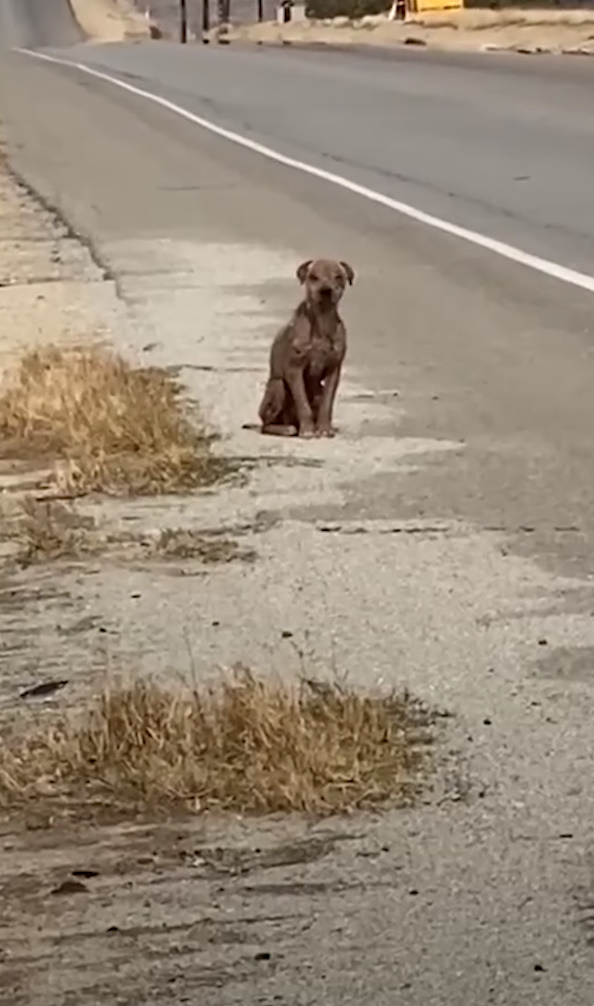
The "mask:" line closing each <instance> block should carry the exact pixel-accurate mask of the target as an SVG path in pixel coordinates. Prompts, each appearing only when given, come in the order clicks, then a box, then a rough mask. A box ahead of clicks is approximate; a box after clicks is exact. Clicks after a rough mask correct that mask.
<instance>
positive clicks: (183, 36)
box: [179, 0, 188, 45]
mask: <svg viewBox="0 0 594 1006" xmlns="http://www.w3.org/2000/svg"><path fill="white" fill-rule="evenodd" d="M179 40H180V42H181V44H182V45H185V44H186V42H187V41H188V7H187V0H179Z"/></svg>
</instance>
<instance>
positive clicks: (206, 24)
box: [202, 0, 210, 45]
mask: <svg viewBox="0 0 594 1006" xmlns="http://www.w3.org/2000/svg"><path fill="white" fill-rule="evenodd" d="M209 31H210V9H209V6H208V0H202V41H203V42H204V44H205V45H206V43H207V42H208V38H207V37H206V36H207V35H208V33H209Z"/></svg>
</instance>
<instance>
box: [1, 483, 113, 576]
mask: <svg viewBox="0 0 594 1006" xmlns="http://www.w3.org/2000/svg"><path fill="white" fill-rule="evenodd" d="M94 530H95V522H94V520H93V518H92V517H83V516H82V515H80V514H78V513H77V512H76V511H75V510H74V509H73V508H72V507H69V506H65V505H64V504H63V503H60V502H58V501H56V500H51V499H47V500H37V499H35V497H33V496H25V497H23V499H22V500H21V502H20V511H19V512H18V515H17V517H16V519H15V520H14V531H13V540H14V541H15V543H16V544H17V545H18V553H17V559H18V562H19V564H20V565H21V566H31V565H32V564H33V563H35V562H48V561H52V560H57V559H66V558H75V557H77V556H80V555H87V554H89V553H91V552H95V551H96V550H97V549H98V547H99V541H98V540H97V536H96V534H93V532H94Z"/></svg>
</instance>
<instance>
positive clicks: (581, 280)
mask: <svg viewBox="0 0 594 1006" xmlns="http://www.w3.org/2000/svg"><path fill="white" fill-rule="evenodd" d="M15 51H16V52H20V53H22V54H23V55H26V56H32V57H33V58H34V59H40V60H44V61H45V62H47V63H56V64H57V65H58V66H67V67H70V68H72V69H75V70H79V71H80V73H86V74H88V75H89V76H90V77H95V78H96V79H97V80H105V81H108V82H109V83H110V84H113V85H114V86H115V87H120V88H121V89H122V90H123V91H128V92H129V93H130V94H135V95H136V96H137V97H139V98H146V99H147V101H152V102H153V103H154V104H155V105H159V106H160V107H161V108H166V109H167V111H169V112H174V113H175V114H176V115H180V116H181V117H182V118H183V119H187V120H188V122H192V123H194V125H195V126H200V128H201V129H207V130H208V131H209V132H210V133H214V134H215V135H216V136H222V137H223V138H224V139H225V140H230V141H231V143H236V144H237V145H238V146H240V147H244V148H245V149H246V150H251V151H252V152H253V153H254V154H260V155H261V156H262V157H267V158H268V160H270V161H275V162H276V163H277V164H283V165H284V166H285V167H287V168H293V169H294V170H295V171H302V172H303V173H304V174H306V175H312V176H313V177H314V178H320V179H322V181H325V182H331V183H332V185H337V186H338V187H339V188H341V189H346V191H347V192H352V193H353V194H354V195H357V196H362V197H363V198H364V199H369V201H370V202H372V203H379V205H380V206H385V207H386V209H389V210H392V211H393V212H395V213H400V214H401V215H402V216H405V217H409V218H410V219H411V220H416V221H417V222H418V223H421V224H425V225H426V226H427V227H433V228H434V229H435V230H438V231H442V232H443V233H444V234H450V235H451V236H452V237H457V238H461V239H462V240H463V241H468V242H469V243H470V244H473V245H477V246H478V247H479V248H485V249H486V250H487V251H491V252H494V253H495V254H496V255H500V256H501V257H502V258H506V259H509V260H510V261H511V262H516V263H517V264H518V265H523V266H527V267H528V268H529V269H534V270H535V271H536V272H540V273H544V275H545V276H551V277H552V278H553V279H559V280H561V281H562V282H563V283H570V284H571V285H572V286H577V287H580V288H581V289H582V290H589V291H590V293H594V276H589V275H588V274H587V273H583V272H577V271H576V270H575V269H569V268H567V266H564V265H560V264H559V263H557V262H550V261H549V260H548V259H545V258H540V257H539V256H538V255H531V254H530V252H525V251H522V249H521V248H515V247H514V246H513V245H508V244H506V243H505V242H504V241H497V240H496V239H495V238H490V237H488V236H487V235H486V234H479V233H478V231H471V230H468V229H467V228H466V227H459V226H458V224H453V223H451V222H450V221H449V220H442V219H441V218H440V217H434V216H432V215H431V214H430V213H424V212H423V210H418V209H416V207H414V206H409V204H408V203H402V202H400V201H399V200H398V199H392V198H391V197H390V196H386V195H384V194H383V193H382V192H376V191H375V190H374V189H368V188H367V187H366V186H365V185H358V184H357V182H352V181H350V179H348V178H343V177H342V175H335V174H334V173H333V172H332V171H325V170H324V168H316V167H315V166H314V165H313V164H307V163H306V162H305V161H298V160H296V158H294V157H287V156H286V154H281V153H279V151H278V150H273V149H272V148H271V147H266V146H265V145H264V144H263V143H257V141H256V140H250V139H248V137H247V136H242V135H241V133H235V132H233V130H231V129H224V127H223V126H217V125H216V123H214V122H211V121H210V119H204V118H202V116H200V115H194V113H193V112H189V111H188V109H187V108H182V107H181V106H180V105H176V104H174V103H173V102H172V101H167V99H166V98H161V97H159V95H157V94H153V93H152V92H151V91H145V90H143V89H142V88H140V87H134V86H133V85H132V84H127V83H126V82H125V81H123V80H120V79H119V78H118V77H112V76H111V74H109V73H102V72H101V71H100V70H93V69H92V67H90V66H87V65H86V64H85V63H75V62H73V61H72V60H69V59H60V58H59V57H57V56H50V55H48V54H47V53H43V52H35V51H34V50H32V49H16V50H15Z"/></svg>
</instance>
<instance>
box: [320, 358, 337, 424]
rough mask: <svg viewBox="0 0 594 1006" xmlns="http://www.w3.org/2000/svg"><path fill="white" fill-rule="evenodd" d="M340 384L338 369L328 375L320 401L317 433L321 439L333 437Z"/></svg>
mask: <svg viewBox="0 0 594 1006" xmlns="http://www.w3.org/2000/svg"><path fill="white" fill-rule="evenodd" d="M339 382H340V367H336V368H335V369H334V370H333V371H332V372H331V373H330V374H327V375H326V380H325V381H324V390H323V391H322V399H321V401H320V411H319V412H318V421H317V423H316V433H317V435H318V436H319V437H333V436H334V430H333V429H332V413H333V410H334V399H335V398H336V392H337V391H338V384H339Z"/></svg>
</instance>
